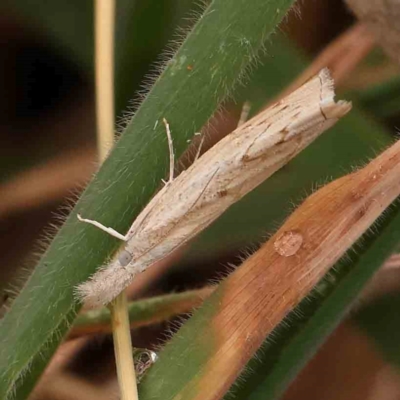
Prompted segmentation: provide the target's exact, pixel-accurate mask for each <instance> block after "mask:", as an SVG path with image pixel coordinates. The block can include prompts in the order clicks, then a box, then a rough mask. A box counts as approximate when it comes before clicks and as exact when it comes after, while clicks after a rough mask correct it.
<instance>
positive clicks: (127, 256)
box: [118, 249, 133, 267]
mask: <svg viewBox="0 0 400 400" xmlns="http://www.w3.org/2000/svg"><path fill="white" fill-rule="evenodd" d="M132 258H133V255H132V254H131V253H129V251H127V250H125V249H124V250H122V251H121V252H120V253H119V255H118V261H119V263H120V265H121V267H126V266H127V265H128V264H129V263H130V262H131V261H132Z"/></svg>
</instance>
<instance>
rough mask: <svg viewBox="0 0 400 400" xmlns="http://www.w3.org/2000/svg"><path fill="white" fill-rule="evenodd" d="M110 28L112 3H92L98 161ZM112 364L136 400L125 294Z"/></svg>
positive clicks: (126, 398) (108, 85)
mask: <svg viewBox="0 0 400 400" xmlns="http://www.w3.org/2000/svg"><path fill="white" fill-rule="evenodd" d="M114 25H115V0H96V5H95V41H96V60H95V62H96V68H95V69H96V119H97V146H98V153H99V160H100V162H103V161H104V160H105V158H106V157H107V154H108V153H109V150H110V149H111V147H112V145H113V141H114V120H115V117H114ZM110 310H111V325H112V330H113V337H114V351H115V362H116V365H117V375H118V382H119V386H120V392H121V399H122V400H137V399H138V393H137V385H136V374H135V367H134V363H133V355H132V344H131V333H130V327H129V315H128V305H127V300H126V293H125V291H123V292H122V293H121V294H120V295H119V296H118V297H117V298H116V299H115V300H114V301H113V302H112V303H111V304H110Z"/></svg>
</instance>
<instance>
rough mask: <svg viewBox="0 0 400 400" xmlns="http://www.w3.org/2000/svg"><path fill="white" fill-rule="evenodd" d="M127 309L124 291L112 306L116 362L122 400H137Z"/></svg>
mask: <svg viewBox="0 0 400 400" xmlns="http://www.w3.org/2000/svg"><path fill="white" fill-rule="evenodd" d="M127 309H128V302H127V300H126V293H125V291H123V292H122V293H121V294H120V295H119V296H117V297H116V298H115V300H114V301H113V302H112V303H111V304H110V311H111V324H112V330H113V337H114V352H115V362H116V365H117V375H118V382H119V387H120V391H121V400H137V399H138V392H137V385H136V374H135V367H134V364H133V355H132V342H131V333H130V328H129V317H128V313H127Z"/></svg>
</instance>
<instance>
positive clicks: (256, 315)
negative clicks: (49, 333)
mask: <svg viewBox="0 0 400 400" xmlns="http://www.w3.org/2000/svg"><path fill="white" fill-rule="evenodd" d="M399 174H400V141H399V142H397V143H395V144H394V145H393V146H391V147H390V148H388V149H387V150H386V151H385V152H383V153H382V154H381V155H380V156H378V157H377V158H376V159H374V160H373V161H371V162H370V163H369V164H368V165H367V166H365V167H364V168H362V169H360V170H358V171H356V172H353V173H351V174H349V175H346V176H344V177H342V178H340V179H338V180H335V181H333V182H332V183H330V184H328V185H326V186H325V187H323V188H322V189H320V190H318V191H317V192H315V193H314V194H312V195H311V196H310V197H308V198H307V199H306V200H305V201H304V203H303V204H302V205H301V206H300V207H299V208H298V209H297V210H296V211H295V212H294V213H293V214H292V215H291V216H290V217H289V218H288V219H287V221H286V222H285V223H284V225H283V226H282V227H281V228H280V229H279V230H278V232H277V233H276V234H275V235H274V236H273V237H272V238H271V239H270V240H269V241H268V242H266V243H265V244H264V245H263V246H262V247H261V248H260V250H259V251H257V252H256V253H255V254H254V255H253V256H251V257H250V258H249V259H248V260H246V261H245V262H244V263H243V264H242V265H241V266H240V267H239V268H238V269H237V270H236V271H235V272H234V273H233V274H232V275H231V276H229V277H228V278H227V279H226V280H225V281H224V282H223V283H222V284H221V285H220V286H219V288H218V289H217V290H216V291H215V292H214V293H213V294H212V295H211V297H210V298H209V299H208V300H206V301H205V303H204V304H203V306H202V307H201V308H200V309H199V310H198V311H197V312H196V313H195V314H194V316H193V317H192V319H191V320H190V321H189V322H188V323H187V324H185V325H184V326H183V327H182V329H181V330H180V331H179V333H178V334H177V335H175V337H174V338H173V339H172V340H171V342H170V343H169V344H168V345H167V346H166V347H165V349H164V350H163V351H162V353H161V354H160V359H159V361H158V362H157V364H156V365H154V366H153V368H152V369H151V370H150V371H149V374H148V375H147V376H146V378H145V380H144V382H143V384H142V385H143V386H142V387H141V388H140V389H141V391H140V394H141V399H142V400H149V399H152V398H157V396H160V394H161V393H162V394H163V398H164V399H169V400H172V399H174V400H177V399H181V398H184V399H189V400H191V399H196V400H199V399H201V400H216V399H219V398H221V397H222V396H223V395H224V394H225V393H226V391H227V390H228V389H229V387H230V386H231V384H232V383H233V382H234V381H235V380H236V378H237V377H238V375H239V374H240V373H241V371H242V370H243V368H244V366H245V364H246V363H247V361H248V360H249V359H250V357H252V356H253V355H254V353H255V352H256V350H257V349H258V348H259V347H260V346H261V344H262V342H263V340H264V339H265V337H266V336H267V335H268V334H270V333H271V332H272V330H273V329H274V328H275V327H276V326H277V325H278V324H279V323H280V321H281V320H282V319H283V318H284V317H285V316H286V315H287V314H288V313H289V312H290V311H291V310H292V309H293V308H294V307H295V306H296V305H297V304H298V303H299V301H300V300H301V299H302V298H303V297H304V296H305V295H307V293H309V291H310V290H311V289H312V288H313V287H314V286H315V285H316V284H317V283H318V281H319V280H320V279H321V278H322V277H323V276H324V274H325V273H326V272H327V271H328V270H329V268H330V267H331V266H332V265H333V264H334V263H335V262H336V261H337V260H338V259H339V258H340V257H341V256H342V255H343V254H344V253H345V252H346V251H347V249H348V248H349V247H350V246H351V245H352V244H353V243H354V242H355V241H356V240H357V239H358V238H359V237H360V236H361V235H362V234H363V233H364V232H365V230H367V229H368V228H369V227H370V226H371V225H372V224H373V222H374V221H375V220H376V219H377V218H378V217H379V216H380V214H381V213H382V212H383V211H384V210H385V209H386V208H387V207H388V206H389V205H390V204H391V203H392V202H393V201H394V200H395V199H396V197H397V196H398V195H399V194H400V181H399V179H398V177H399ZM332 221H335V223H332ZM206 320H207V321H209V322H208V323H207V324H205V323H204V321H206ZM178 350H180V351H178ZM188 358H191V359H192V358H193V359H196V363H192V365H193V367H192V368H190V369H189V368H187V367H186V364H185V362H184V360H185V359H188ZM176 376H180V377H181V379H180V380H177V379H176ZM172 377H175V380H173V378H172ZM172 381H173V382H174V384H173V385H172V384H171V382H172Z"/></svg>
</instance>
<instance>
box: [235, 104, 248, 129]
mask: <svg viewBox="0 0 400 400" xmlns="http://www.w3.org/2000/svg"><path fill="white" fill-rule="evenodd" d="M250 109H251V103H250V102H249V101H248V100H246V101H245V102H244V103H243V107H242V111H241V113H240V118H239V122H238V124H237V126H238V127H239V126H240V125H243V124H244V123H245V122H246V121H247V119H248V118H249V115H250Z"/></svg>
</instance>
